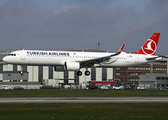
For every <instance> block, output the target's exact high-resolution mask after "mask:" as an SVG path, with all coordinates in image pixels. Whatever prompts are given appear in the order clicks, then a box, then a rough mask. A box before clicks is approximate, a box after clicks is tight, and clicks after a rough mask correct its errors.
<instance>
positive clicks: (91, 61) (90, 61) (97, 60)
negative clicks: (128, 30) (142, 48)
mask: <svg viewBox="0 0 168 120" xmlns="http://www.w3.org/2000/svg"><path fill="white" fill-rule="evenodd" d="M124 46H125V44H123V45H122V46H121V48H120V49H119V50H118V51H117V52H116V53H113V54H111V55H108V56H103V57H99V58H94V59H87V60H81V61H79V62H80V65H81V66H82V67H92V66H93V65H94V64H100V63H101V62H104V61H107V60H109V59H111V57H113V56H116V55H119V54H120V53H121V51H122V50H123V48H124Z"/></svg>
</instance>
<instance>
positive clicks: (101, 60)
mask: <svg viewBox="0 0 168 120" xmlns="http://www.w3.org/2000/svg"><path fill="white" fill-rule="evenodd" d="M159 37H160V33H153V34H152V35H151V36H150V37H149V39H148V40H147V41H146V42H145V44H144V45H143V46H142V47H141V48H140V49H139V50H138V51H137V52H135V53H126V52H122V50H123V48H124V46H125V44H123V45H122V47H121V48H120V49H119V50H118V51H117V52H116V53H109V52H105V53H104V52H103V53H102V52H86V50H83V51H82V52H76V51H44V50H43V51H41V50H24V49H23V50H17V51H13V52H11V53H10V54H9V55H7V56H5V57H4V58H3V59H2V60H3V61H4V62H5V63H7V64H16V65H21V66H22V65H37V66H39V65H42V66H53V67H54V70H55V71H77V75H78V76H81V75H82V72H81V71H80V69H81V68H86V71H85V75H86V76H89V75H90V71H88V68H91V67H106V68H115V67H129V66H137V65H140V64H144V63H148V62H153V61H158V60H161V59H162V57H161V56H155V53H156V49H157V44H158V41H159ZM22 71H23V70H21V71H20V73H22Z"/></svg>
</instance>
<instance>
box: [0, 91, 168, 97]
mask: <svg viewBox="0 0 168 120" xmlns="http://www.w3.org/2000/svg"><path fill="white" fill-rule="evenodd" d="M0 97H168V91H167V90H74V89H41V90H0Z"/></svg>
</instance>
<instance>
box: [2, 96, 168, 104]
mask: <svg viewBox="0 0 168 120" xmlns="http://www.w3.org/2000/svg"><path fill="white" fill-rule="evenodd" d="M136 102H137V103H138V102H139V103H142V102H143V103H154V102H157V103H163V102H168V97H42V98H40V97H38V98H35V97H28V98H0V103H136Z"/></svg>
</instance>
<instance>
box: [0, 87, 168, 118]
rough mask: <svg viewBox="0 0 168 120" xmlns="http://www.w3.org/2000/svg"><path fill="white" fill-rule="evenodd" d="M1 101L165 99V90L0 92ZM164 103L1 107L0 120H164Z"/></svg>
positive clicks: (167, 92) (167, 106)
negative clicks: (65, 98)
mask: <svg viewBox="0 0 168 120" xmlns="http://www.w3.org/2000/svg"><path fill="white" fill-rule="evenodd" d="M3 97H6V98H7V97H168V91H167V90H72V89H67V90H65V89H41V90H0V98H3ZM167 111H168V103H5V104H4V103H3V104H0V120H56V119H58V120H67V119H68V120H167V119H168V115H167Z"/></svg>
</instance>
